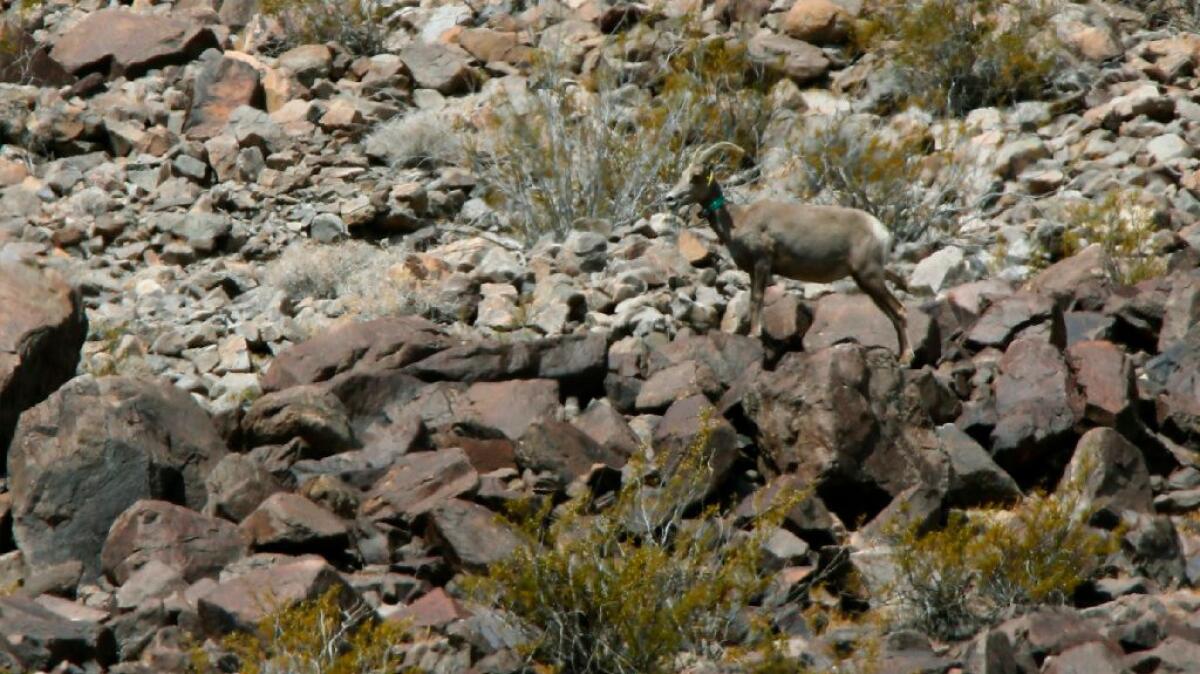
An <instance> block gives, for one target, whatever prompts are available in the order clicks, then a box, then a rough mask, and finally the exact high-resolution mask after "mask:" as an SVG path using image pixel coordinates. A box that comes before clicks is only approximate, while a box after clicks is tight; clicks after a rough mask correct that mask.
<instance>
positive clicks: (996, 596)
mask: <svg viewBox="0 0 1200 674" xmlns="http://www.w3.org/2000/svg"><path fill="white" fill-rule="evenodd" d="M1078 489H1079V487H1078V486H1077V485H1067V486H1064V487H1060V488H1059V490H1058V491H1057V492H1055V493H1053V494H1048V495H1047V494H1040V493H1034V494H1032V495H1030V496H1027V497H1025V498H1024V499H1023V500H1022V501H1021V502H1020V503H1018V504H1017V506H1016V507H1015V508H1014V509H1013V510H1012V511H1004V510H973V511H966V512H963V511H952V512H951V513H950V515H949V517H948V518H947V521H946V524H945V526H944V527H942V528H940V529H936V530H933V531H928V532H925V531H923V530H922V529H921V528H920V527H919V525H913V524H903V523H900V522H899V521H897V522H896V523H894V524H891V525H889V527H886V528H887V529H888V535H889V536H890V537H891V539H892V541H891V542H892V547H891V553H892V560H893V562H894V564H895V567H896V580H895V582H894V584H893V586H892V588H890V589H891V593H892V594H893V595H894V598H895V599H896V600H897V601H898V603H899V606H900V608H901V614H902V615H904V616H905V617H906V619H908V620H911V622H913V623H914V624H915V626H916V627H918V628H919V629H922V630H923V631H925V632H927V633H929V634H931V635H934V636H937V637H939V638H962V637H965V636H969V635H971V634H973V633H974V632H975V631H976V630H977V629H978V628H979V627H981V626H985V625H989V624H992V623H994V622H995V621H997V620H998V619H1000V618H1001V617H1003V616H1004V615H1005V613H1006V612H1008V611H1010V610H1012V609H1014V608H1018V607H1022V606H1032V605H1040V604H1063V603H1066V602H1068V601H1070V600H1071V599H1072V596H1073V594H1074V592H1075V590H1076V588H1078V587H1079V586H1080V585H1081V584H1082V583H1083V582H1084V581H1086V580H1088V579H1089V577H1090V576H1091V575H1092V574H1093V573H1094V572H1095V571H1096V570H1097V568H1098V566H1099V565H1100V563H1101V562H1102V561H1103V559H1104V557H1106V556H1107V555H1109V554H1111V553H1112V552H1115V550H1116V546H1117V545H1118V544H1119V540H1120V536H1119V535H1116V534H1112V533H1105V532H1101V531H1099V530H1096V529H1092V528H1090V527H1088V526H1087V520H1088V516H1089V515H1090V512H1089V511H1088V509H1087V508H1082V507H1080V496H1079V491H1078Z"/></svg>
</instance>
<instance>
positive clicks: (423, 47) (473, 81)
mask: <svg viewBox="0 0 1200 674" xmlns="http://www.w3.org/2000/svg"><path fill="white" fill-rule="evenodd" d="M400 59H401V60H402V61H404V65H405V66H407V67H408V70H409V71H410V72H411V73H412V75H413V80H414V81H415V82H416V84H417V86H419V87H422V88H424V89H436V90H438V91H439V92H441V93H442V94H445V95H447V96H451V95H454V94H464V93H468V92H470V91H471V90H472V89H474V88H475V87H476V86H477V85H478V81H479V76H478V74H477V73H476V72H475V69H474V68H473V67H471V63H470V59H471V56H470V54H468V53H467V52H466V50H464V49H462V48H460V47H458V46H456V45H446V44H424V43H420V42H414V43H413V44H410V45H408V46H407V47H404V48H403V49H401V50H400Z"/></svg>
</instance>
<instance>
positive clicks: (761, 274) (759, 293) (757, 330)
mask: <svg viewBox="0 0 1200 674" xmlns="http://www.w3.org/2000/svg"><path fill="white" fill-rule="evenodd" d="M770 278H771V265H770V263H769V262H767V261H766V260H759V261H757V262H755V263H754V269H753V270H751V271H750V336H751V337H761V336H762V308H763V296H764V295H765V294H766V290H767V281H768V280H769V279H770Z"/></svg>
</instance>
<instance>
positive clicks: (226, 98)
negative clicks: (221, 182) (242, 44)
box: [183, 57, 263, 140]
mask: <svg viewBox="0 0 1200 674" xmlns="http://www.w3.org/2000/svg"><path fill="white" fill-rule="evenodd" d="M193 86H194V89H195V93H194V94H193V95H192V105H191V107H190V108H189V109H188V116H187V121H186V122H184V125H183V130H184V132H185V133H186V135H187V137H188V138H191V139H193V140H208V139H209V138H212V137H214V136H216V135H218V134H219V133H221V131H223V130H224V129H225V124H226V122H228V121H229V116H230V115H231V114H233V111H234V110H236V109H238V108H239V107H241V106H243V105H249V106H252V107H257V108H261V107H263V90H262V85H261V83H260V82H259V73H258V71H257V70H255V69H254V67H253V66H251V65H250V64H248V63H246V62H245V61H243V60H240V59H232V58H227V57H223V58H214V59H211V60H209V62H208V63H206V64H205V66H204V68H203V69H202V70H201V71H200V74H199V75H197V76H196V82H195V84H194V85H193Z"/></svg>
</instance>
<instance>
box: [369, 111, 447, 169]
mask: <svg viewBox="0 0 1200 674" xmlns="http://www.w3.org/2000/svg"><path fill="white" fill-rule="evenodd" d="M461 133H462V128H461V125H460V124H459V123H458V121H457V120H456V119H455V118H454V117H453V116H452V115H450V114H448V113H447V112H445V111H442V110H418V111H415V112H412V113H409V114H405V115H400V116H397V117H395V118H394V119H391V120H389V121H387V122H385V123H384V124H382V125H380V127H379V128H378V129H376V130H375V131H374V132H373V133H372V134H371V135H370V136H369V137H368V138H367V141H366V146H367V148H368V152H371V153H372V154H377V155H379V156H381V157H383V158H384V159H386V160H387V161H388V163H390V164H392V165H402V166H422V165H439V164H455V163H458V162H459V161H460V160H462V158H463V151H464V150H463V144H462V140H461V138H460V134H461Z"/></svg>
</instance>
